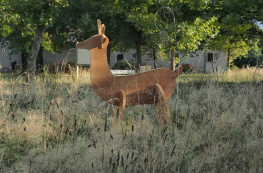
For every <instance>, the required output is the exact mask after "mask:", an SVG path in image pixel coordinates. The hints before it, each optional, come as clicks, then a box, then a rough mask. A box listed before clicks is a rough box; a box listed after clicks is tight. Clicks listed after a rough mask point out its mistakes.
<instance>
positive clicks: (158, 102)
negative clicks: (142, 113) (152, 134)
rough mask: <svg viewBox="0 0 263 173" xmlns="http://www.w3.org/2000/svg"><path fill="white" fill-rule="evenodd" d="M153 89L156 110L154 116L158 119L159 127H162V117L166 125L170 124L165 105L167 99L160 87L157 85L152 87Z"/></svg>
mask: <svg viewBox="0 0 263 173" xmlns="http://www.w3.org/2000/svg"><path fill="white" fill-rule="evenodd" d="M154 88H155V102H154V107H155V110H156V115H157V117H158V121H159V123H160V124H161V125H164V122H163V116H164V119H165V121H166V124H167V125H170V124H171V116H170V110H169V106H168V103H167V99H166V97H165V93H164V91H163V89H162V87H161V86H160V85H159V84H155V85H154Z"/></svg>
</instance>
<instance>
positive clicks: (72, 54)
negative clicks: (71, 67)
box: [43, 48, 76, 65]
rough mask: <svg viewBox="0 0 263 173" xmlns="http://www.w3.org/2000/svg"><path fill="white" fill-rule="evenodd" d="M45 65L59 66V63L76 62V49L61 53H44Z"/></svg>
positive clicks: (63, 50) (62, 50)
mask: <svg viewBox="0 0 263 173" xmlns="http://www.w3.org/2000/svg"><path fill="white" fill-rule="evenodd" d="M43 57H44V59H43V61H44V62H43V63H44V65H51V64H57V63H58V62H68V61H71V62H76V49H74V48H72V49H60V52H56V53H51V52H47V51H44V52H43Z"/></svg>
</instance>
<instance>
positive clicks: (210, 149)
mask: <svg viewBox="0 0 263 173" xmlns="http://www.w3.org/2000/svg"><path fill="white" fill-rule="evenodd" d="M262 75H263V72H262V69H252V70H251V71H248V70H241V71H230V72H229V73H227V74H218V75H215V76H214V75H202V74H190V75H184V76H182V77H181V78H180V79H179V81H180V82H179V83H178V85H177V87H176V90H175V92H174V94H173V96H172V98H171V99H169V100H168V104H169V107H170V111H171V116H172V121H173V126H172V127H168V128H167V127H161V126H159V124H157V123H156V115H155V111H154V108H153V105H144V106H136V107H129V108H126V116H125V122H120V121H116V120H115V118H114V117H113V114H114V112H113V111H114V109H113V108H112V106H111V105H109V104H106V103H104V102H103V101H101V100H100V99H99V98H98V97H97V96H96V95H95V94H94V92H93V91H92V88H91V86H90V84H89V75H88V73H86V72H85V71H84V70H83V71H82V72H81V75H80V78H79V80H78V81H76V75H75V73H74V72H73V70H72V74H61V73H57V74H56V75H50V74H48V73H44V74H42V75H40V76H39V78H38V79H37V81H36V83H35V84H27V83H25V82H23V80H22V79H20V78H19V79H18V77H14V76H13V77H12V76H5V77H3V75H1V76H0V77H2V79H1V81H0V82H1V83H0V87H1V91H0V97H1V98H0V117H1V118H0V133H1V140H0V145H1V147H0V148H1V149H0V169H1V171H2V172H91V171H93V172H262V171H263V166H262V165H263V164H262V163H263V159H262V155H263V149H262V148H263V128H262V127H263V114H262V107H263V103H262V101H263V100H262V99H263V89H262V88H263V86H262V85H263V82H262V81H263V78H262ZM217 76H218V77H217Z"/></svg>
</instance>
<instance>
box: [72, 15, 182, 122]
mask: <svg viewBox="0 0 263 173" xmlns="http://www.w3.org/2000/svg"><path fill="white" fill-rule="evenodd" d="M97 26H98V34H97V35H94V36H92V37H90V38H89V39H87V40H85V41H82V42H77V44H76V46H77V48H79V49H87V50H89V51H90V54H91V61H90V79H91V86H92V89H93V91H94V92H95V93H96V94H97V95H98V96H99V97H100V98H101V99H102V100H104V101H106V102H108V103H110V104H112V105H114V106H115V107H116V108H117V109H116V110H117V111H118V115H119V119H120V120H122V121H123V120H124V114H125V108H126V107H130V106H136V105H145V104H154V107H155V110H156V115H157V118H158V121H159V123H160V124H161V125H165V124H167V125H171V117H170V110H169V106H168V102H167V99H169V98H170V97H171V95H172V93H173V91H174V88H175V84H176V79H177V78H178V77H179V76H180V75H181V74H182V72H183V67H182V66H181V65H180V66H179V67H177V68H176V69H175V71H171V70H170V69H168V68H167V67H163V68H157V69H154V70H151V71H146V72H138V73H135V74H131V75H125V76H115V75H113V74H112V73H111V71H110V67H109V65H108V62H107V46H108V44H109V39H108V37H107V36H106V35H105V25H104V24H101V21H100V20H99V19H97ZM116 116H117V115H116ZM163 117H164V119H163ZM164 120H165V122H164Z"/></svg>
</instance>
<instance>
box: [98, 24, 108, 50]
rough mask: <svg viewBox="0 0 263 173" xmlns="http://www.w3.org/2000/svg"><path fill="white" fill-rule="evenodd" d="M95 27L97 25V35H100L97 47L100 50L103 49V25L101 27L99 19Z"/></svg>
mask: <svg viewBox="0 0 263 173" xmlns="http://www.w3.org/2000/svg"><path fill="white" fill-rule="evenodd" d="M97 25H98V34H99V35H101V43H100V46H99V49H100V48H103V45H102V44H103V42H104V39H105V37H106V36H105V35H104V34H105V25H104V24H102V25H101V20H100V19H97Z"/></svg>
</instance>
